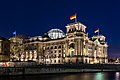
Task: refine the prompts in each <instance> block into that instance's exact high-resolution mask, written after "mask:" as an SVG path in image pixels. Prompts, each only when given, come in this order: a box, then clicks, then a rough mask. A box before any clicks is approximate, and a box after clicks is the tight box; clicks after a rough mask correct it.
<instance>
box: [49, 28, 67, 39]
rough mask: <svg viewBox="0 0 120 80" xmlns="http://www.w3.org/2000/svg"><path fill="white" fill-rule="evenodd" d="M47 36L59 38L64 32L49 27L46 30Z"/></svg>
mask: <svg viewBox="0 0 120 80" xmlns="http://www.w3.org/2000/svg"><path fill="white" fill-rule="evenodd" d="M48 36H49V37H50V38H51V39H59V38H63V37H65V33H64V32H63V31H62V30H60V29H51V30H50V31H48Z"/></svg>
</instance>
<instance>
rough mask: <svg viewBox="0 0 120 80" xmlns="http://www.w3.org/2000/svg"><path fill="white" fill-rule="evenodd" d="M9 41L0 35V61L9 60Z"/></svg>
mask: <svg viewBox="0 0 120 80" xmlns="http://www.w3.org/2000/svg"><path fill="white" fill-rule="evenodd" d="M9 59H10V42H9V40H8V39H6V38H4V37H0V61H9Z"/></svg>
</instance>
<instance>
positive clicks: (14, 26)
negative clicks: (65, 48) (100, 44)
mask: <svg viewBox="0 0 120 80" xmlns="http://www.w3.org/2000/svg"><path fill="white" fill-rule="evenodd" d="M119 4H120V1H119V0H1V1H0V36H3V37H6V38H9V37H11V36H12V33H13V32H14V31H16V32H17V34H24V35H26V36H37V35H43V34H44V33H45V32H47V31H48V30H50V29H52V28H59V29H62V30H63V31H64V32H65V31H66V28H65V26H66V25H67V24H69V23H72V22H74V21H71V20H70V19H69V17H70V16H71V15H73V14H74V13H77V19H78V21H79V22H81V23H83V24H84V25H86V26H87V32H88V33H89V37H91V36H92V35H95V34H94V30H95V29H97V28H99V29H100V34H103V35H105V36H106V40H107V42H108V44H109V56H110V57H120V35H119V34H120V5H119Z"/></svg>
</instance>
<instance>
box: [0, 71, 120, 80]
mask: <svg viewBox="0 0 120 80" xmlns="http://www.w3.org/2000/svg"><path fill="white" fill-rule="evenodd" d="M0 80H120V72H97V73H76V74H51V75H36V76H16V77H5V76H4V77H1V76H0Z"/></svg>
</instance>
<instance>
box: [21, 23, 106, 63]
mask: <svg viewBox="0 0 120 80" xmlns="http://www.w3.org/2000/svg"><path fill="white" fill-rule="evenodd" d="M23 45H24V52H23V53H22V54H21V56H20V60H21V61H29V60H30V61H31V60H32V61H36V62H38V63H44V64H64V63H70V64H71V63H74V64H78V63H88V64H93V63H108V54H107V49H108V44H107V42H106V41H105V36H103V35H96V36H93V37H92V38H88V34H87V33H86V26H85V25H83V24H82V23H80V22H77V23H72V24H68V25H67V26H66V34H65V33H64V32H63V31H62V30H60V29H51V30H50V31H48V32H47V33H45V35H44V36H35V37H29V38H27V39H25V40H24V42H23Z"/></svg>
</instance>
